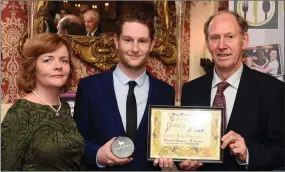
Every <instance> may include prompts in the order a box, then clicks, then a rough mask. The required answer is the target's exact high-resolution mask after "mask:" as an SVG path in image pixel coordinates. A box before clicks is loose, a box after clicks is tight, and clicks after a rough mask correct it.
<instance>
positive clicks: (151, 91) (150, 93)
mask: <svg viewBox="0 0 285 172" xmlns="http://www.w3.org/2000/svg"><path fill="white" fill-rule="evenodd" d="M147 75H148V76H149V91H148V96H147V102H146V106H145V110H144V113H143V117H142V120H141V123H140V125H139V128H138V133H139V132H141V130H142V127H143V126H144V125H145V123H146V122H148V120H147V119H148V106H149V105H150V104H151V101H152V97H153V95H154V94H155V90H156V88H155V86H154V79H153V78H152V76H151V75H149V73H148V72H147Z"/></svg>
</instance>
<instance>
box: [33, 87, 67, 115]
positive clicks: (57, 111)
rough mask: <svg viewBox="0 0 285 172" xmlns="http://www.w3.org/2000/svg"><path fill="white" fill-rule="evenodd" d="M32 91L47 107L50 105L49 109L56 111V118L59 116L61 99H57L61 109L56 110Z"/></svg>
mask: <svg viewBox="0 0 285 172" xmlns="http://www.w3.org/2000/svg"><path fill="white" fill-rule="evenodd" d="M32 91H33V93H34V94H35V95H36V96H37V97H38V98H39V99H40V100H41V101H42V102H43V103H45V104H46V105H48V106H49V107H51V108H52V110H54V111H55V115H56V116H59V110H60V109H61V102H60V100H59V97H57V99H58V102H59V107H58V109H57V110H56V109H55V108H54V107H52V105H50V104H48V103H47V102H45V101H44V100H43V99H42V98H41V97H40V96H39V95H38V94H37V92H36V91H34V90H32Z"/></svg>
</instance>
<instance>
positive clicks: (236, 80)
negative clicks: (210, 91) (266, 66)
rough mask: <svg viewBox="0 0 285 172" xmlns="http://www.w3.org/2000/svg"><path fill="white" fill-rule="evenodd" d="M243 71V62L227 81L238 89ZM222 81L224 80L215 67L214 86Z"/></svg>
mask: <svg viewBox="0 0 285 172" xmlns="http://www.w3.org/2000/svg"><path fill="white" fill-rule="evenodd" d="M242 71H243V64H241V66H240V68H239V69H238V70H237V71H236V72H235V73H234V74H233V75H232V76H230V77H229V78H228V79H227V80H226V82H228V83H229V84H230V85H231V86H232V87H234V88H235V89H237V88H238V85H239V82H240V78H241V74H242ZM220 82H222V80H221V79H220V78H219V76H218V74H217V73H216V70H215V68H214V77H213V81H212V88H214V87H216V86H217V84H218V83H220Z"/></svg>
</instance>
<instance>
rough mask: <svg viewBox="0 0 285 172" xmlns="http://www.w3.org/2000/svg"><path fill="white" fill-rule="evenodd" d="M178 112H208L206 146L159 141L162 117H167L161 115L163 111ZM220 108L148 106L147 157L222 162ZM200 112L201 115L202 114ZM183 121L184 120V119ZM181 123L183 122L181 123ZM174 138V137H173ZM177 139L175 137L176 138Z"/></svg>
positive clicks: (161, 132) (221, 120)
mask: <svg viewBox="0 0 285 172" xmlns="http://www.w3.org/2000/svg"><path fill="white" fill-rule="evenodd" d="M165 110H167V111H168V112H173V113H179V112H180V111H184V112H185V110H186V111H188V112H189V113H192V112H195V113H197V112H203V113H204V112H209V113H208V114H210V115H211V118H210V119H211V120H210V121H207V122H208V124H207V125H208V126H209V128H211V129H210V131H211V132H210V133H209V136H210V138H209V141H208V143H209V144H207V145H208V146H199V145H196V146H195V145H180V144H173V145H171V144H170V145H165V144H162V143H161V137H163V136H162V135H163V134H164V131H161V128H162V127H161V126H162V123H161V122H162V120H163V119H162V118H167V116H165V115H163V111H165ZM222 110H223V109H222V108H210V107H199V108H197V107H182V106H180V107H175V106H170V107H169V106H150V109H149V144H148V146H149V149H148V154H149V156H148V159H149V160H153V159H155V158H159V157H162V156H163V157H171V158H173V160H174V161H181V160H184V159H193V160H198V161H200V162H217V163H221V162H222V150H221V148H220V147H221V141H220V140H221V136H222V134H223V128H222V124H223V118H222ZM204 114H205V113H204ZM204 114H201V115H204ZM184 122H185V121H184ZM185 124H186V123H185ZM181 125H183V122H182V123H181ZM174 138H175V137H174ZM176 139H177V138H176Z"/></svg>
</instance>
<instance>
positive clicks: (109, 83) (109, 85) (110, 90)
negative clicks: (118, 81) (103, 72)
mask: <svg viewBox="0 0 285 172" xmlns="http://www.w3.org/2000/svg"><path fill="white" fill-rule="evenodd" d="M113 71H114V70H110V71H109V73H107V76H106V77H105V78H104V79H105V82H103V84H104V87H103V88H104V91H105V93H106V95H107V99H108V100H109V107H108V108H107V109H106V111H108V110H109V111H110V113H111V114H114V118H115V120H116V121H117V122H116V124H118V127H119V128H117V129H119V130H120V131H121V132H122V133H126V132H125V129H124V126H123V122H122V118H121V115H120V111H119V108H118V103H117V99H116V95H115V89H114V82H113Z"/></svg>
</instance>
